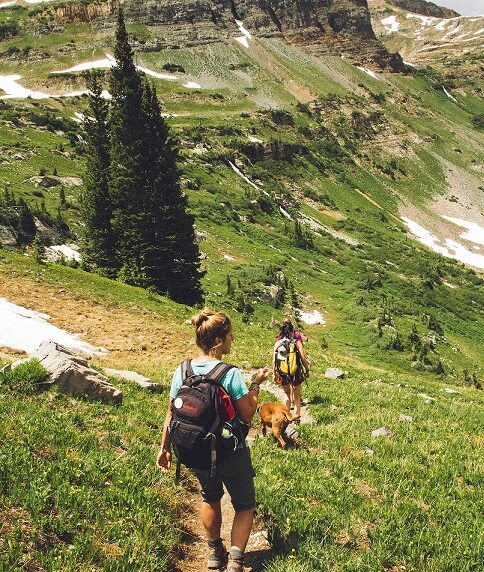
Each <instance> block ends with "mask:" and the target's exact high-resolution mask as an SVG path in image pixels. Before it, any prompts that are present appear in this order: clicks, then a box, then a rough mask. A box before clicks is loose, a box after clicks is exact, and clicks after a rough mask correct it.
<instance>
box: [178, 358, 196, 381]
mask: <svg viewBox="0 0 484 572" xmlns="http://www.w3.org/2000/svg"><path fill="white" fill-rule="evenodd" d="M192 375H194V373H193V368H192V360H191V359H187V360H185V361H184V362H183V363H182V364H181V378H182V384H184V383H185V380H186V379H187V378H189V377H191V376H192Z"/></svg>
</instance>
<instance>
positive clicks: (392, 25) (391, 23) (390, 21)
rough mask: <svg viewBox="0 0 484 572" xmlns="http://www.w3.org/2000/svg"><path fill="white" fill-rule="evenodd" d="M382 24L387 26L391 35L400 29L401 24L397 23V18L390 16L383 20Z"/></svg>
mask: <svg viewBox="0 0 484 572" xmlns="http://www.w3.org/2000/svg"><path fill="white" fill-rule="evenodd" d="M381 23H382V24H383V25H384V26H385V28H386V30H387V32H388V33H389V34H391V33H392V32H397V31H398V28H399V27H400V23H399V22H397V17H396V16H388V18H383V20H382V21H381Z"/></svg>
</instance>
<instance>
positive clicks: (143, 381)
mask: <svg viewBox="0 0 484 572" xmlns="http://www.w3.org/2000/svg"><path fill="white" fill-rule="evenodd" d="M104 373H105V374H106V375H109V376H110V377H120V378H121V379H127V380H128V381H132V382H134V383H136V385H139V387H142V388H143V389H147V390H148V391H151V392H152V393H162V391H163V386H162V385H160V384H159V383H153V382H152V381H151V379H150V378H149V377H145V376H144V375H141V374H139V373H136V372H135V371H129V370H126V369H109V368H107V369H105V370H104Z"/></svg>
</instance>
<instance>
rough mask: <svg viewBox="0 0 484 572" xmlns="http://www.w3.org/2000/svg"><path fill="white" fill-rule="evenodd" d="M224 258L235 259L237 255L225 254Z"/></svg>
mask: <svg viewBox="0 0 484 572" xmlns="http://www.w3.org/2000/svg"><path fill="white" fill-rule="evenodd" d="M224 258H225V260H230V261H233V260H235V257H234V256H231V255H230V254H224Z"/></svg>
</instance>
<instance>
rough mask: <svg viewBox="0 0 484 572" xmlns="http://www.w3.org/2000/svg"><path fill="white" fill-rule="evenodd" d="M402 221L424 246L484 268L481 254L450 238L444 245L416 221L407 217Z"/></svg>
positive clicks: (483, 259)
mask: <svg viewBox="0 0 484 572" xmlns="http://www.w3.org/2000/svg"><path fill="white" fill-rule="evenodd" d="M402 220H403V222H404V223H405V224H406V225H407V227H408V228H409V230H410V232H411V233H412V234H413V235H414V236H415V237H417V239H418V240H419V241H420V242H421V243H422V244H425V245H426V246H428V247H429V248H430V249H431V250H433V251H434V252H437V253H439V254H442V255H443V256H447V257H448V258H454V259H455V260H459V261H460V262H463V263H464V264H469V265H470V266H474V267H475V268H484V256H482V255H481V254H477V253H475V252H471V251H470V250H468V249H467V248H466V247H465V246H463V245H462V244H460V242H457V241H455V240H452V239H450V238H446V239H445V245H443V244H442V243H441V241H440V239H438V238H437V237H436V236H434V235H433V234H432V233H431V232H429V231H428V230H427V229H425V228H424V227H423V226H420V225H419V224H418V223H416V222H415V221H413V220H411V219H409V218H407V217H402ZM468 224H470V223H468ZM461 236H462V235H461Z"/></svg>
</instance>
